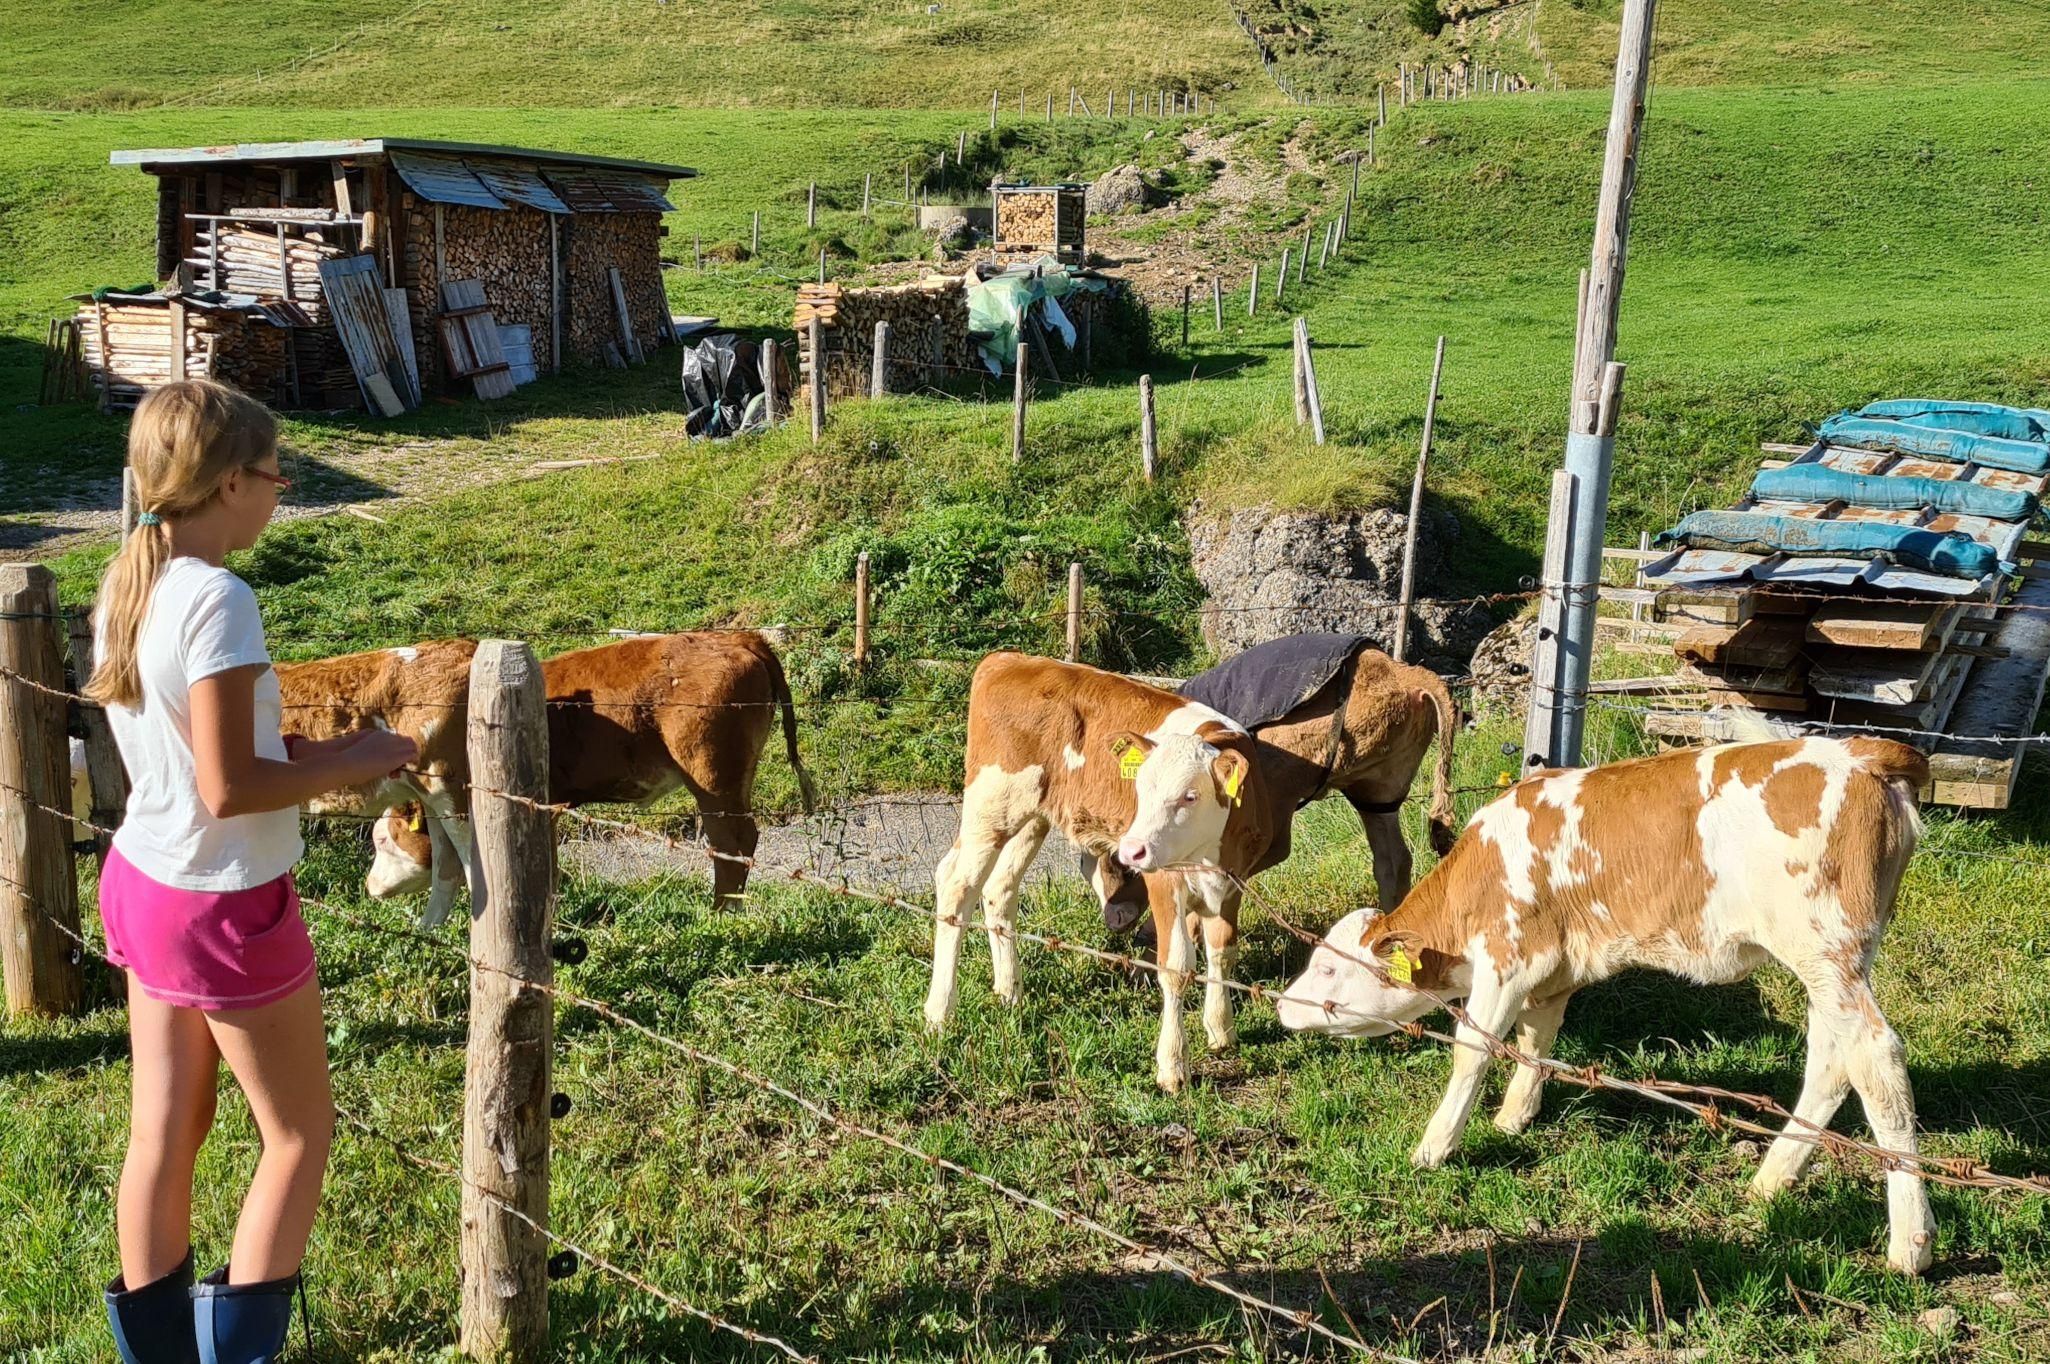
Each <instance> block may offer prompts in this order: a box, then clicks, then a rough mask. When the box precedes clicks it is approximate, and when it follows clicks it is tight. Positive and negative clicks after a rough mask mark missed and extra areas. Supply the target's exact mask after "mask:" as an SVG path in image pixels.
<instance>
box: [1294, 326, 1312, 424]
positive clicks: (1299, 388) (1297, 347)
mask: <svg viewBox="0 0 2050 1364" xmlns="http://www.w3.org/2000/svg"><path fill="white" fill-rule="evenodd" d="M1307 330H1308V329H1307V328H1306V327H1305V326H1304V325H1303V319H1301V318H1300V317H1299V318H1297V319H1296V320H1295V321H1294V322H1293V323H1292V324H1290V326H1289V332H1290V337H1289V350H1290V352H1291V358H1292V359H1293V360H1294V362H1295V365H1294V369H1293V370H1292V372H1291V373H1292V377H1293V379H1294V381H1295V383H1294V388H1295V424H1296V425H1297V426H1308V425H1309V424H1310V380H1309V376H1308V375H1307V374H1305V373H1304V372H1303V371H1304V360H1305V358H1306V357H1305V356H1304V355H1303V337H1304V335H1305V333H1306V332H1307Z"/></svg>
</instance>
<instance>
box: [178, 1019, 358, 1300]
mask: <svg viewBox="0 0 2050 1364" xmlns="http://www.w3.org/2000/svg"><path fill="white" fill-rule="evenodd" d="M206 1021H207V1026H208V1027H209V1028H210V1029H211V1030H212V1033H213V1040H214V1043H215V1045H217V1046H218V1047H219V1048H220V1052H221V1056H222V1058H223V1059H225V1060H226V1061H227V1063H228V1069H229V1070H231V1071H232V1072H234V1075H235V1082H236V1083H237V1084H239V1085H240V1086H241V1087H242V1093H243V1094H244V1095H246V1096H247V1097H248V1099H249V1111H250V1113H251V1115H252V1116H254V1117H255V1119H256V1128H257V1131H258V1132H259V1133H261V1134H262V1137H263V1157H262V1159H261V1160H259V1161H258V1162H257V1165H256V1176H255V1178H254V1179H252V1180H251V1181H250V1184H249V1196H248V1197H247V1198H245V1199H244V1200H243V1202H242V1215H241V1217H240V1218H238V1219H237V1220H236V1223H235V1248H234V1250H233V1252H232V1253H231V1254H230V1255H229V1257H228V1282H229V1283H231V1284H248V1283H266V1282H269V1281H270V1280H272V1279H282V1278H285V1277H287V1276H289V1275H291V1274H293V1273H296V1272H297V1271H298V1268H299V1262H300V1261H301V1260H302V1259H304V1258H305V1255H306V1238H307V1237H308V1236H309V1235H311V1234H312V1231H313V1215H314V1213H315V1211H316V1210H317V1209H318V1208H319V1206H320V1186H321V1181H322V1179H323V1178H324V1177H325V1176H326V1173H327V1155H328V1147H329V1146H330V1144H331V1143H332V1142H333V1139H334V1124H335V1109H334V1100H333V1098H332V1097H331V1096H330V1094H329V1091H328V1077H327V1033H326V1030H325V1028H324V1027H323V1025H322V1023H321V1017H320V986H319V985H318V984H317V983H316V982H313V981H308V982H307V984H306V986H305V988H303V989H301V990H298V991H295V992H294V993H293V994H291V995H288V996H287V997H286V998H284V999H281V1000H279V1001H278V1002H277V1003H275V1004H266V1005H264V1006H263V1007H262V1008H260V1009H238V1010H234V1011H223V1012H219V1013H213V1014H209V1015H207V1019H206Z"/></svg>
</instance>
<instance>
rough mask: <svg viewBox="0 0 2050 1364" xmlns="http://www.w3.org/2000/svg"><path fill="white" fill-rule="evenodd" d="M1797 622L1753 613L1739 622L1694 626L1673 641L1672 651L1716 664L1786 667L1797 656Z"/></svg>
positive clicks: (1799, 643) (1799, 631)
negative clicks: (1742, 621)
mask: <svg viewBox="0 0 2050 1364" xmlns="http://www.w3.org/2000/svg"><path fill="white" fill-rule="evenodd" d="M1802 636H1803V630H1802V625H1801V622H1800V621H1798V620H1790V619H1788V618H1786V617H1784V616H1756V617H1753V618H1752V619H1750V620H1747V621H1745V622H1744V623H1743V624H1742V625H1735V626H1730V625H1697V626H1695V627H1694V628H1693V629H1691V630H1689V631H1687V632H1686V633H1685V634H1683V635H1681V636H1680V638H1679V639H1678V640H1676V641H1674V644H1673V652H1675V653H1677V654H1680V655H1682V656H1684V657H1687V658H1690V659H1693V660H1694V661H1695V662H1698V663H1707V664H1712V665H1716V666H1719V667H1731V666H1734V667H1742V668H1786V667H1788V666H1790V665H1791V664H1792V663H1793V662H1794V661H1795V660H1796V659H1798V658H1799V657H1800V656H1801V646H1802V643H1803V639H1802Z"/></svg>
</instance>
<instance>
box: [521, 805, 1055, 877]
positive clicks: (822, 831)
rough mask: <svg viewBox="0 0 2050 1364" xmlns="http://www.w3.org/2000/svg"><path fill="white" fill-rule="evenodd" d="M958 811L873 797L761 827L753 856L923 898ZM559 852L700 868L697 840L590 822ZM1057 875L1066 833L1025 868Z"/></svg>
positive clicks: (640, 873) (612, 867) (571, 860)
mask: <svg viewBox="0 0 2050 1364" xmlns="http://www.w3.org/2000/svg"><path fill="white" fill-rule="evenodd" d="M960 810H961V803H960V801H959V800H958V799H956V798H954V797H952V796H945V795H908V796H904V795H899V796H874V797H870V798H868V799H865V800H858V801H853V802H851V803H849V804H847V805H842V806H836V807H834V808H833V809H831V810H826V811H821V812H820V813H819V814H817V815H814V816H812V817H810V818H808V819H803V820H799V821H797V822H794V823H790V824H783V825H777V826H773V827H764V828H763V829H762V840H761V846H760V847H758V848H757V849H756V850H755V858H756V860H757V861H758V862H760V863H761V864H762V865H763V866H764V867H776V868H790V867H802V868H803V869H804V870H805V871H807V872H809V873H812V874H815V875H818V876H824V877H832V878H840V877H844V878H846V880H847V882H848V884H850V885H854V886H859V887H861V888H862V889H865V890H879V891H891V892H894V893H896V894H900V895H904V896H906V897H907V898H910V899H914V900H918V901H920V902H921V903H929V902H930V901H931V897H932V872H933V868H934V867H936V866H938V865H939V861H940V859H941V858H942V857H944V856H946V853H947V849H948V848H949V847H951V846H952V845H953V842H954V830H955V828H956V827H957V826H958V825H959V822H960ZM562 856H563V861H564V862H565V864H567V865H568V866H569V867H571V868H573V869H574V870H575V871H577V872H579V873H581V874H583V875H585V876H591V877H596V878H598V879H600V880H607V881H635V880H646V879H648V878H650V877H655V876H662V875H666V874H669V873H680V874H684V875H690V876H704V875H706V859H705V856H704V854H703V853H702V852H699V851H697V846H696V845H695V844H694V846H692V847H691V848H689V849H684V848H674V847H671V846H669V845H668V844H666V843H662V842H658V841H657V840H655V839H651V838H637V837H635V836H634V835H632V834H624V833H611V832H607V831H605V830H601V829H595V828H591V827H589V826H586V827H585V829H584V830H583V833H582V835H581V836H579V837H576V838H572V839H570V840H568V841H567V842H565V843H564V844H563V848H562ZM1060 880H1074V881H1078V882H1079V881H1080V880H1081V871H1080V863H1079V859H1078V857H1077V855H1076V853H1075V850H1074V849H1073V848H1071V847H1069V846H1068V842H1067V840H1066V839H1064V838H1062V837H1061V836H1060V835H1058V834H1054V835H1051V836H1049V837H1048V838H1047V840H1046V843H1045V845H1044V846H1042V847H1041V848H1040V850H1039V856H1038V858H1036V859H1035V860H1034V861H1033V863H1032V866H1031V868H1030V869H1029V870H1028V871H1027V872H1026V884H1028V885H1040V884H1047V883H1051V882H1054V881H1060Z"/></svg>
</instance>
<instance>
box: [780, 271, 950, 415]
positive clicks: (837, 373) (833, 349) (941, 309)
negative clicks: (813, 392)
mask: <svg viewBox="0 0 2050 1364" xmlns="http://www.w3.org/2000/svg"><path fill="white" fill-rule="evenodd" d="M813 316H817V317H818V319H819V324H820V327H821V328H822V334H823V336H824V339H825V346H826V398H827V400H828V401H832V400H835V399H839V398H858V397H867V396H868V391H869V380H870V377H871V374H872V367H873V365H874V363H875V335H876V323H878V322H888V323H889V324H890V354H889V359H890V365H889V367H888V369H887V370H886V371H885V377H886V380H887V387H888V390H889V391H890V392H892V393H909V392H913V391H915V390H917V389H920V388H924V387H927V386H928V385H933V384H938V383H940V382H942V381H943V380H945V379H946V378H947V377H948V376H949V375H959V374H960V372H961V371H963V370H966V369H970V368H977V369H979V368H980V367H981V364H982V362H981V359H980V358H979V357H978V356H977V354H976V351H975V345H974V343H973V342H972V341H971V340H970V339H969V337H968V282H967V280H966V279H965V278H963V277H962V276H960V275H936V276H933V277H931V278H929V279H924V280H920V281H918V282H917V283H915V284H897V285H890V286H887V287H883V288H875V289H843V288H842V287H841V286H840V285H837V284H804V285H800V286H799V288H798V291H797V311H796V314H795V316H794V318H793V319H792V320H793V323H794V325H795V326H796V328H797V346H798V355H799V359H800V363H801V364H802V366H803V373H804V375H805V376H806V377H805V379H804V381H803V383H804V385H809V383H810V378H809V376H810V374H811V343H810V340H809V339H808V338H809V332H810V323H811V319H812V318H813ZM809 393H810V389H809V387H800V389H799V396H798V399H797V407H798V409H799V410H802V409H803V407H804V404H805V403H806V402H807V401H808V400H809V397H808V395H809Z"/></svg>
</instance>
